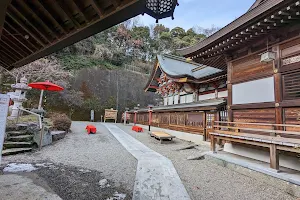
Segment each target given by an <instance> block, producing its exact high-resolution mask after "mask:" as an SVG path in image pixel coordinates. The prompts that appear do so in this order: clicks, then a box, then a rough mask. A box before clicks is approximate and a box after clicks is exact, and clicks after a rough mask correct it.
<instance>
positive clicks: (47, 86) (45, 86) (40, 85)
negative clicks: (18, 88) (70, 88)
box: [28, 81, 64, 110]
mask: <svg viewBox="0 0 300 200" xmlns="http://www.w3.org/2000/svg"><path fill="white" fill-rule="evenodd" d="M28 86H30V87H32V88H35V89H38V90H41V96H40V102H39V108H38V109H39V110H40V109H41V108H42V100H43V94H44V90H48V91H62V90H64V88H63V87H61V86H59V85H56V84H54V83H51V82H50V81H45V82H36V83H29V84H28Z"/></svg>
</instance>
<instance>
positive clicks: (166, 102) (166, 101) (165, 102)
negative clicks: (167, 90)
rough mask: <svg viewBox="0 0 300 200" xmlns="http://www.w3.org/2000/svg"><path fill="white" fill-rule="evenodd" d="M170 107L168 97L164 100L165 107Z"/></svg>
mask: <svg viewBox="0 0 300 200" xmlns="http://www.w3.org/2000/svg"><path fill="white" fill-rule="evenodd" d="M166 105H168V97H165V98H164V106H166Z"/></svg>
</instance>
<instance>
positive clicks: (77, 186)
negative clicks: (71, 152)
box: [0, 162, 132, 200]
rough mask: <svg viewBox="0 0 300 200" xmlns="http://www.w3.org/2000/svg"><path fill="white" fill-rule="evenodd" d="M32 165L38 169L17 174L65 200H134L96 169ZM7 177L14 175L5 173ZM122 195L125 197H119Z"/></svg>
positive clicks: (126, 191) (47, 163)
mask: <svg viewBox="0 0 300 200" xmlns="http://www.w3.org/2000/svg"><path fill="white" fill-rule="evenodd" d="M17 164H18V163H17ZM32 166H34V168H36V170H33V171H31V172H15V173H16V174H18V175H20V176H24V177H27V178H30V179H31V180H32V181H33V182H34V183H35V184H36V185H38V186H42V187H43V188H45V189H46V190H51V191H53V192H54V193H56V194H58V195H59V196H60V198H62V199H64V200H99V199H100V200H130V199H131V197H132V195H131V192H130V191H128V190H127V189H125V188H123V187H120V186H118V187H116V186H115V184H114V182H112V181H111V180H109V179H106V178H105V177H104V176H103V174H102V173H101V172H99V171H96V170H87V169H82V168H78V167H72V166H66V165H61V164H53V163H49V162H42V163H32ZM4 174H11V173H9V172H5V173H4ZM99 180H102V182H103V180H104V182H105V184H99ZM8 186H9V185H8ZM1 187H2V186H0V188H1ZM3 189H5V188H3ZM27 192H30V191H27ZM125 194H126V196H125ZM118 196H121V197H124V196H125V197H124V198H118ZM0 199H1V197H0ZM19 199H22V197H19ZM50 200H51V199H50Z"/></svg>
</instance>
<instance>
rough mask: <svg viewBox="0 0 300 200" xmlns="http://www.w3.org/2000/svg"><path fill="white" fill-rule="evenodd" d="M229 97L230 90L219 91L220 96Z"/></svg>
mask: <svg viewBox="0 0 300 200" xmlns="http://www.w3.org/2000/svg"><path fill="white" fill-rule="evenodd" d="M222 97H228V91H227V90H226V91H222V92H218V98H222Z"/></svg>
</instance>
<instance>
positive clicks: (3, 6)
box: [0, 0, 11, 39]
mask: <svg viewBox="0 0 300 200" xmlns="http://www.w3.org/2000/svg"><path fill="white" fill-rule="evenodd" d="M10 4H11V0H1V1H0V39H1V33H2V29H3V25H4V22H5V16H6V10H7V7H8V6H9V5H10Z"/></svg>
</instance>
